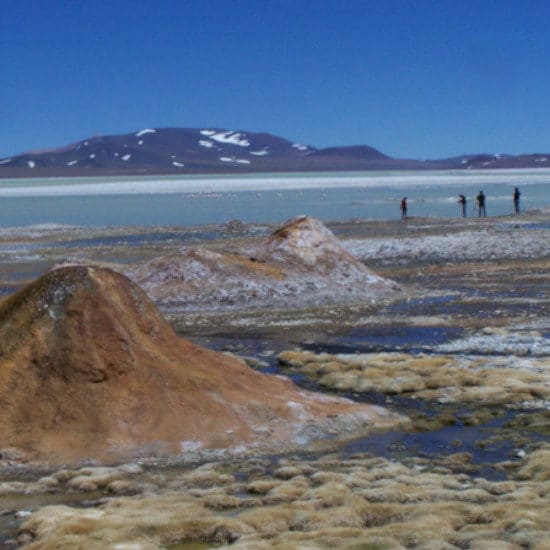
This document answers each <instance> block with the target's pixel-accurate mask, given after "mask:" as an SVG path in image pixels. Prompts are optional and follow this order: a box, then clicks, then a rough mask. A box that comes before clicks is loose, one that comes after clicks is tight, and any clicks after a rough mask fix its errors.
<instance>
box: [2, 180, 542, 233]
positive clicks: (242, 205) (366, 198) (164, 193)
mask: <svg viewBox="0 0 550 550" xmlns="http://www.w3.org/2000/svg"><path fill="white" fill-rule="evenodd" d="M516 186H517V187H519V188H520V190H521V192H522V197H521V205H522V209H524V210H529V209H535V208H545V207H549V206H550V170H545V169H538V170H533V169H531V170H527V169H526V170H464V171H457V170H453V171H411V172H405V171H400V172H344V173H308V174H261V175H258V174H256V175H239V176H236V175H230V176H197V175H195V176H124V177H121V176H117V177H94V178H35V179H4V180H0V227H14V226H25V225H32V224H68V225H78V226H128V225H140V226H172V225H186V226H190V225H201V224H211V223H224V222H227V221H229V220H234V219H237V220H240V221H243V222H247V223H253V222H268V223H279V222H282V221H284V220H286V219H288V218H290V217H293V216H295V215H298V214H302V213H306V214H309V215H313V216H316V217H318V218H320V219H322V220H325V221H343V220H351V219H367V220H369V219H370V220H384V219H393V218H398V217H399V216H400V211H399V203H400V200H401V198H402V197H403V196H407V197H408V201H409V215H410V216H412V217H424V216H428V217H444V218H445V217H458V216H459V215H460V206H459V205H458V203H457V200H458V195H459V194H464V195H465V196H466V197H467V201H468V204H467V213H468V216H477V209H476V201H475V197H476V195H477V193H478V192H479V191H480V190H481V189H482V190H483V191H484V193H485V195H486V197H487V202H486V205H487V213H488V215H489V216H493V215H495V216H496V215H499V216H500V215H506V214H511V213H512V212H513V203H512V193H513V189H514V187H516Z"/></svg>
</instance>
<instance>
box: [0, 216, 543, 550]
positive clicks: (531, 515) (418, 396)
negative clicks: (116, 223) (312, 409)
mask: <svg viewBox="0 0 550 550" xmlns="http://www.w3.org/2000/svg"><path fill="white" fill-rule="evenodd" d="M329 228H330V229H331V230H332V232H333V233H334V234H335V235H336V236H337V237H338V238H339V239H340V240H341V242H342V245H343V247H344V248H345V249H346V250H347V251H348V252H349V253H351V254H353V255H354V256H355V257H357V258H360V259H361V260H362V261H363V262H364V263H365V264H366V265H367V266H368V268H369V269H371V270H373V271H374V272H375V273H377V274H378V275H380V276H382V277H384V278H386V279H390V280H393V281H395V282H396V283H398V284H399V285H400V287H401V288H403V293H402V295H400V296H383V297H377V298H376V299H373V300H370V299H367V300H363V301H357V302H355V303H351V304H350V303H338V302H334V303H333V304H331V305H330V306H328V305H327V306H322V307H318V306H315V305H312V304H301V303H300V301H299V300H295V302H294V304H293V305H294V307H290V306H288V305H287V306H284V307H282V306H281V307H267V306H265V305H263V306H262V307H259V308H243V307H241V306H240V305H238V304H235V305H234V306H233V307H232V308H228V309H222V310H213V309H211V310H209V311H200V310H197V311H185V312H177V311H170V312H165V314H166V316H167V318H168V319H169V320H170V321H171V323H172V325H173V326H174V327H175V328H176V330H177V331H178V332H179V333H180V334H181V335H185V336H186V337H187V338H191V339H192V340H194V341H195V342H197V343H200V344H202V345H206V346H207V347H210V348H213V349H216V350H221V351H225V352H226V353H231V354H235V355H239V356H241V357H242V358H243V359H244V360H245V361H247V362H248V363H249V364H250V365H253V366H254V368H256V369H258V370H262V371H267V372H277V373H278V372H284V373H285V374H288V375H290V376H291V377H292V378H293V379H294V380H295V381H296V382H298V383H299V384H301V385H302V386H304V387H306V388H310V389H320V390H323V391H327V392H329V393H331V394H336V395H338V396H342V397H351V398H353V399H355V400H358V401H364V402H367V403H371V404H372V403H374V404H379V405H383V406H385V407H389V408H390V409H391V410H394V411H396V412H398V413H400V414H404V415H407V416H408V417H410V418H411V419H412V423H411V425H410V427H409V428H407V429H405V430H397V431H395V430H394V431H390V432H385V433H380V434H374V435H370V436H367V437H364V438H359V439H356V440H353V441H350V442H347V443H345V444H338V445H332V446H330V447H329V448H328V449H327V448H325V449H320V448H315V447H312V446H307V447H304V448H303V452H302V453H300V454H296V453H290V454H289V453H283V454H280V455H269V456H266V455H262V456H252V457H248V458H246V457H242V458H229V457H224V456H222V455H211V456H206V455H204V456H202V457H201V456H198V455H197V456H195V457H194V459H193V460H196V461H197V462H194V463H192V464H189V463H187V462H185V463H184V462H179V463H178V462H170V463H166V462H165V463H160V462H158V461H153V462H150V461H146V460H145V461H142V462H141V463H140V464H138V463H136V462H133V463H131V464H129V465H125V466H122V467H120V466H111V467H105V466H102V467H96V466H97V465H93V464H92V465H85V467H84V469H82V468H78V467H72V468H66V469H60V468H47V467H45V466H40V465H34V466H30V465H27V466H25V465H18V464H17V460H16V459H17V457H15V456H14V457H10V456H9V454H8V455H6V456H4V461H3V465H2V468H1V470H0V493H1V494H2V506H1V511H0V530H1V531H2V532H3V533H4V534H3V538H1V539H0V540H1V541H2V542H4V544H6V545H7V546H8V547H16V546H18V545H25V544H27V545H29V547H30V548H79V547H80V548H88V547H90V548H94V547H97V548H109V547H110V548H130V547H131V548H159V547H167V548H169V547H173V548H210V547H214V546H224V545H231V546H236V547H242V548H271V547H281V548H306V547H307V548H329V547H341V548H357V547H364V548H369V547H372V548H424V549H428V548H438V549H439V548H478V549H492V548H495V549H496V548H498V549H501V548H502V549H508V548H510V549H512V548H513V549H520V548H532V549H537V550H542V549H544V548H547V547H549V546H550V539H549V537H550V523H549V521H548V517H549V516H550V514H549V513H548V512H549V509H548V503H549V502H550V498H549V487H548V483H549V482H550V473H549V470H548V467H549V464H550V458H549V456H548V452H549V451H548V442H549V438H550V411H549V395H548V394H549V381H548V373H549V372H550V371H549V369H550V360H549V355H550V354H549V349H548V348H549V345H548V341H549V337H550V320H549V319H550V315H549V312H550V310H549V307H548V304H549V293H548V288H549V286H550V285H549V284H548V283H549V277H548V273H549V272H550V269H549V268H550V245H549V244H548V243H549V242H550V239H549V232H550V213H548V212H531V213H525V214H522V215H521V216H519V217H503V218H487V219H483V220H479V219H473V218H472V219H467V220H462V219H455V220H438V219H410V220H408V221H407V222H404V223H403V222H397V221H396V222H364V221H357V222H355V221H350V222H346V223H335V224H329ZM273 230H274V228H272V227H268V226H244V225H242V224H239V223H237V222H234V223H232V224H228V225H227V226H215V227H214V226H213V227H208V228H192V229H189V230H182V229H181V228H154V229H144V228H134V229H126V230H125V231H121V230H119V229H117V230H110V229H96V230H84V229H78V228H70V229H68V228H42V229H36V228H35V229H28V228H27V229H25V230H20V229H12V230H9V231H6V230H2V231H0V258H2V264H1V269H2V271H0V292H3V293H4V294H6V295H7V294H10V293H12V292H13V291H14V290H15V289H17V288H20V287H21V286H22V285H23V284H24V283H25V282H27V281H28V280H29V279H32V278H34V277H35V276H36V274H38V273H40V272H43V271H46V270H47V269H48V268H50V267H51V266H52V265H54V264H55V263H60V262H63V261H65V260H67V259H77V260H85V261H88V260H89V259H93V260H95V261H102V262H107V263H113V264H117V265H120V264H126V265H128V264H137V263H140V262H147V261H149V260H152V259H153V258H156V257H160V256H165V255H168V254H171V253H175V252H177V251H178V250H179V249H180V248H181V246H182V243H183V244H185V243H188V244H192V245H200V247H201V248H203V247H204V248H206V249H208V250H211V251H215V252H221V253H224V254H225V253H234V252H236V251H238V250H243V249H246V250H249V249H250V248H252V247H255V246H257V244H258V243H259V242H260V241H261V240H263V239H266V238H267V237H268V235H269V234H270V233H272V232H273ZM182 517H183V518H185V519H182Z"/></svg>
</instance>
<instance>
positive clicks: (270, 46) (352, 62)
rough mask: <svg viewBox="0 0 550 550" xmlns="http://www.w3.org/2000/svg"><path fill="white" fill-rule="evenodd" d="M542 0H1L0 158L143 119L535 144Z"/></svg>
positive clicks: (544, 52) (504, 146) (543, 91)
mask: <svg viewBox="0 0 550 550" xmlns="http://www.w3.org/2000/svg"><path fill="white" fill-rule="evenodd" d="M549 67H550V2H547V1H540V2H535V1H528V0H527V1H506V0H502V1H499V2H493V1H489V0H485V1H468V0H462V1H458V0H457V1H446V0H439V1H428V0H425V1H423V0H418V1H404V0H379V1H377V2H371V1H367V0H364V1H357V0H346V1H345V0H342V1H333V0H309V1H304V0H233V1H229V0H187V1H186V0H180V1H169V0H156V1H154V2H153V1H144V0H143V1H140V0H133V1H127V0H109V1H102V0H96V1H94V0H88V1H84V0H64V1H61V0H47V1H43V0H33V1H31V0H2V2H1V6H0V70H1V74H2V78H1V86H0V100H1V101H0V121H1V122H0V157H5V156H9V155H13V154H16V153H20V152H23V151H26V150H31V149H38V148H43V147H51V146H61V145H64V144H68V143H70V142H73V141H76V140H79V139H83V138H86V137H89V136H91V135H95V134H117V133H126V132H131V131H135V130H139V129H141V128H145V127H166V126H177V127H205V128H206V127H212V126H217V127H222V128H227V129H232V130H238V129H244V130H250V131H265V132H270V133H273V134H276V135H280V136H283V137H286V138H288V139H290V140H293V141H296V142H302V143H306V144H309V145H313V146H316V147H324V146H330V145H352V144H368V145H371V146H373V147H376V148H377V149H379V150H381V151H383V152H384V153H386V154H389V155H392V156H397V157H402V158H405V157H410V158H438V157H445V156H452V155H459V154H462V153H473V152H488V153H521V152H550V69H549Z"/></svg>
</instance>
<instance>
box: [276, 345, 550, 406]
mask: <svg viewBox="0 0 550 550" xmlns="http://www.w3.org/2000/svg"><path fill="white" fill-rule="evenodd" d="M278 360H279V363H280V365H281V366H282V367H285V368H290V369H293V370H295V371H299V372H301V373H303V374H305V375H306V376H308V377H310V378H311V379H312V380H315V381H317V382H318V383H319V384H320V385H321V386H325V387H327V388H330V389H335V390H339V391H353V392H371V391H374V392H380V393H384V394H388V395H394V394H407V395H411V396H415V397H418V398H422V399H437V400H444V401H455V402H458V401H462V402H471V403H483V404H485V405H496V404H503V403H521V402H529V401H533V400H550V370H549V369H548V368H547V366H545V365H544V363H543V362H542V360H541V359H536V358H533V359H525V358H522V363H521V367H520V366H514V367H511V366H510V359H509V358H493V357H487V358H482V359H469V358H466V357H464V356H463V355H460V356H451V355H448V356H447V355H445V356H441V355H426V354H422V353H421V354H408V353H393V352H392V353H365V354H360V355H359V354H358V355H345V354H341V355H331V354H328V353H321V354H315V353H312V352H303V351H296V350H289V351H283V352H281V353H280V354H279V356H278Z"/></svg>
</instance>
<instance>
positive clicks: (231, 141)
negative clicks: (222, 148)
mask: <svg viewBox="0 0 550 550" xmlns="http://www.w3.org/2000/svg"><path fill="white" fill-rule="evenodd" d="M201 133H202V132H201ZM210 139H213V140H214V141H217V142H218V143H226V144H228V145H238V146H239V147H249V146H250V142H249V141H248V140H247V139H244V138H242V139H241V134H239V133H236V134H235V133H233V132H220V133H219V134H211V135H210Z"/></svg>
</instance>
